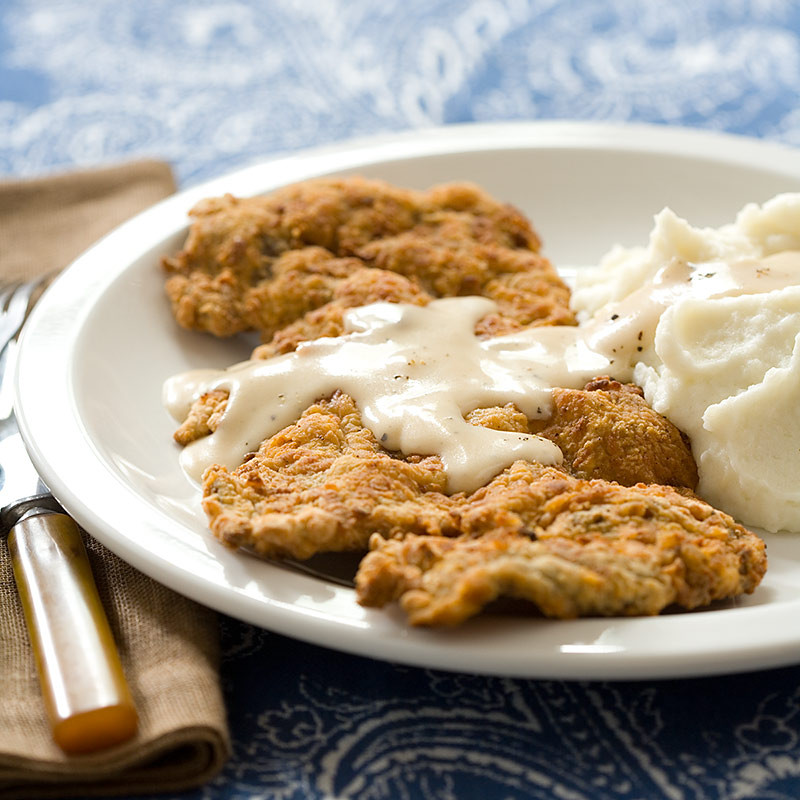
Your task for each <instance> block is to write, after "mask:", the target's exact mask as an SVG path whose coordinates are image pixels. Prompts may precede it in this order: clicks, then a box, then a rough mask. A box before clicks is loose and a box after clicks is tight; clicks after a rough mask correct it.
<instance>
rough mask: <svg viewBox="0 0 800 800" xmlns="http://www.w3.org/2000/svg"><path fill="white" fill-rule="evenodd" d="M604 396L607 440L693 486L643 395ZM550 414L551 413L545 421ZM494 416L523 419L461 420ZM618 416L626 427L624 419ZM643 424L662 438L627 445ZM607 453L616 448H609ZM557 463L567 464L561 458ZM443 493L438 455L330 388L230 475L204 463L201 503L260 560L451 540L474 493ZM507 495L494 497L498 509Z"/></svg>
mask: <svg viewBox="0 0 800 800" xmlns="http://www.w3.org/2000/svg"><path fill="white" fill-rule="evenodd" d="M603 385H604V384H603ZM617 386H619V384H617ZM598 391H599V390H596V389H595V390H593V391H585V390H577V389H576V390H566V389H565V390H561V392H560V394H559V397H560V398H561V400H560V401H557V403H556V409H558V408H559V407H560V406H565V407H580V405H581V403H584V404H585V405H587V406H588V405H596V402H595V401H594V400H593V399H592V400H587V399H586V398H587V397H590V396H591V397H592V398H593V397H594V393H595V392H598ZM606 394H608V399H607V400H605V404H606V407H605V409H604V417H603V420H604V422H605V425H606V426H607V431H606V432H605V435H606V439H608V440H610V441H612V442H613V438H614V435H615V431H618V430H622V431H625V432H626V435H627V438H626V439H625V445H626V446H628V445H631V444H635V445H636V446H637V447H638V448H639V450H640V455H639V462H640V463H642V464H645V465H647V464H650V465H655V464H657V465H658V467H657V469H658V470H659V477H661V478H663V479H664V482H665V483H672V484H675V485H678V486H685V487H687V488H691V487H692V486H694V483H695V482H696V473H695V472H693V471H692V470H691V469H689V468H688V464H691V465H692V466H694V462H693V461H692V460H691V452H690V450H689V448H688V445H687V444H686V442H685V441H684V440H683V439H682V438H681V436H680V434H679V433H678V431H677V430H676V429H675V428H674V426H672V425H671V423H669V422H668V421H667V420H665V419H664V418H663V417H660V416H659V415H658V414H656V413H655V412H654V411H653V410H652V409H650V408H649V407H648V406H647V405H646V404H645V403H644V401H643V400H641V402H640V403H635V404H631V403H628V402H615V400H617V401H618V400H619V398H623V399H624V400H627V398H628V396H631V397H637V395H635V393H633V392H631V391H629V390H627V389H625V388H623V387H620V388H619V389H616V390H615V391H614V393H613V394H612V393H611V392H608V393H606ZM632 406H633V407H632ZM558 416H559V412H558V410H556V412H555V414H554V416H553V420H556V419H557V418H558ZM498 417H505V418H512V419H515V420H516V422H517V424H520V420H519V419H517V418H518V417H521V424H523V425H527V420H526V419H525V417H524V415H522V414H520V412H518V411H516V410H514V409H513V407H511V408H509V407H505V408H500V409H481V410H479V411H476V412H473V413H472V414H470V415H468V416H467V419H469V420H471V421H476V420H477V421H478V422H477V424H480V420H481V419H482V420H484V422H494V423H495V424H494V425H487V427H497V424H496V423H497V420H498ZM626 420H627V421H629V422H630V423H631V424H630V425H626ZM651 430H659V431H664V434H663V436H662V437H660V438H659V437H649V436H647V435H642V436H641V437H640V438H639V439H638V440H635V441H634V439H635V434H636V432H637V431H640V432H645V433H647V432H649V431H651ZM566 431H568V426H563V425H562V426H560V425H558V424H557V423H556V422H551V423H550V424H549V425H548V426H547V427H546V428H545V435H549V436H551V437H553V438H554V439H555V438H558V437H559V436H560V437H562V438H564V437H565V436H566V435H567V434H566ZM630 431H632V432H633V435H631V434H630V433H629V432H630ZM585 438H586V442H585V443H584V446H583V448H581V447H576V448H575V449H576V451H577V452H578V453H579V455H580V454H581V453H582V452H583V451H584V450H586V451H589V452H592V451H593V448H594V449H602V447H603V439H602V434H598V433H597V431H596V430H594V431H592V432H591V433H590V435H589V436H588V437H585ZM583 441H584V440H583V439H581V440H580V442H583ZM580 442H579V443H580ZM598 442H599V444H598ZM668 443H669V444H668ZM609 452H610V453H612V454H613V453H614V452H615V450H614V448H613V446H612V447H610V448H609ZM616 452H618V453H619V454H620V458H619V463H618V462H617V461H615V460H614V458H613V457H611V456H608V455H607V456H606V458H605V460H604V459H602V458H597V459H595V460H594V461H592V462H591V466H592V475H593V477H598V478H603V479H608V480H619V479H620V477H625V475H626V471H627V468H626V466H625V464H624V461H625V458H624V453H625V450H624V448H616ZM580 463H581V467H580V469H583V466H582V464H583V462H580ZM565 467H566V469H571V468H572V467H571V464H570V462H569V461H568V460H567V461H565ZM655 468H656V467H653V469H655ZM446 491H447V476H446V474H445V471H444V468H443V466H442V462H441V460H440V459H439V458H438V457H437V456H428V457H425V458H423V457H420V456H411V457H403V456H401V455H400V454H397V453H389V452H387V451H386V450H384V448H383V447H381V445H380V442H378V441H377V439H376V438H375V436H374V435H373V434H372V432H371V431H370V430H369V429H368V428H366V427H365V426H364V425H363V424H362V421H361V417H360V415H359V412H358V409H357V408H356V405H355V403H354V401H353V400H352V398H351V397H349V396H348V395H346V394H343V393H337V394H335V395H334V396H333V397H332V398H330V399H329V400H324V401H321V402H319V403H317V404H316V405H314V406H312V407H311V408H309V409H308V410H307V411H306V412H305V413H304V414H303V415H302V417H301V418H300V419H299V420H298V421H297V422H296V423H295V424H294V425H291V426H289V427H288V428H285V429H284V430H283V431H281V432H280V433H278V434H276V435H275V436H273V437H271V438H270V439H268V440H267V441H265V442H264V443H263V444H262V445H261V447H260V448H259V450H258V452H256V453H254V454H253V455H252V456H251V457H250V458H248V460H247V461H245V462H244V463H243V464H242V465H241V466H240V467H238V468H237V469H235V470H233V471H232V472H229V471H228V470H226V469H224V468H223V467H219V466H214V467H212V468H210V469H209V470H208V471H207V472H206V475H205V480H204V500H203V503H204V508H205V510H206V513H207V514H208V516H209V520H210V525H211V529H212V531H213V532H214V533H215V535H216V536H218V537H219V538H220V539H221V540H222V541H223V542H225V543H226V544H229V545H232V546H235V547H246V548H248V549H249V550H252V551H254V552H256V553H259V554H261V555H263V556H270V557H280V556H287V555H288V556H291V557H294V558H300V559H303V558H308V557H309V556H311V555H314V554H315V553H319V552H325V551H331V550H355V549H366V547H367V545H368V542H369V540H370V536H371V535H372V534H373V533H376V532H377V533H381V534H382V535H384V536H387V537H391V536H395V535H405V534H408V533H420V534H429V535H434V534H442V535H446V536H457V535H459V534H460V533H463V532H464V530H465V529H464V527H463V518H464V513H465V509H467V508H468V507H469V506H470V504H471V503H472V502H473V498H474V497H476V496H477V494H478V493H473V494H472V495H470V496H465V495H464V494H456V495H448V494H447V493H446ZM506 499H507V498H504V497H503V496H498V497H496V500H497V502H498V503H500V505H501V506H502V504H503V503H504V502H505V500H506Z"/></svg>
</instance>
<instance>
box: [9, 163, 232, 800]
mask: <svg viewBox="0 0 800 800" xmlns="http://www.w3.org/2000/svg"><path fill="white" fill-rule="evenodd" d="M174 190H175V183H174V180H173V177H172V173H171V171H170V169H169V167H168V166H167V165H166V164H162V163H160V162H156V161H144V162H137V163H133V164H126V165H123V166H119V167H111V168H107V169H99V170H92V171H87V172H80V173H74V174H64V175H58V176H55V177H51V178H40V179H35V180H29V181H6V182H0V281H3V280H8V279H11V278H20V279H25V278H29V277H33V276H36V275H39V274H43V273H47V272H51V271H53V270H56V269H59V268H61V267H64V266H66V265H67V264H68V263H69V262H70V260H71V259H72V258H74V257H75V256H77V255H78V254H79V253H80V252H81V251H82V250H84V249H85V248H86V247H88V246H89V245H90V244H91V243H92V242H93V241H94V240H96V239H98V238H100V237H101V236H102V235H103V234H105V233H107V232H108V231H109V230H110V229H111V228H113V227H114V226H116V225H117V224H119V223H121V222H123V221H124V220H125V219H127V218H128V217H130V216H132V215H133V214H135V213H136V212H137V211H140V210H142V209H144V208H146V207H147V206H149V205H152V204H153V203H155V202H156V201H158V200H160V199H161V198H163V197H165V196H166V195H168V194H170V193H172V192H173V191H174ZM84 540H85V543H86V547H87V551H88V553H89V559H90V561H91V563H92V568H93V571H94V576H95V580H96V582H97V585H98V590H99V592H100V597H101V598H102V600H103V604H104V606H105V608H106V612H107V614H108V617H109V622H110V624H111V628H112V630H113V632H114V636H115V639H116V641H117V644H118V646H119V650H120V655H121V657H122V663H123V667H124V669H125V674H126V676H127V678H128V682H129V684H130V687H131V691H132V693H133V697H134V700H135V702H136V705H137V708H138V711H139V717H140V721H139V732H138V734H137V736H136V737H135V738H134V739H133V740H131V741H130V742H128V743H126V744H123V745H120V746H119V747H116V748H114V749H112V750H108V751H105V752H100V753H97V754H93V755H88V756H72V757H69V756H66V755H64V754H63V753H62V752H61V750H60V749H59V748H58V747H57V746H56V745H55V744H54V742H53V741H52V738H51V736H50V730H49V727H48V724H47V721H46V719H45V716H44V709H43V706H42V701H41V697H40V694H39V685H38V681H37V677H36V669H35V666H34V661H33V655H32V652H31V649H30V645H29V643H28V637H27V631H26V629H25V623H24V620H23V616H22V608H21V605H20V602H19V597H18V595H17V591H16V587H15V584H14V579H13V576H12V572H11V564H10V559H9V556H8V548H7V547H6V544H5V542H4V541H3V542H0V687H2V688H1V689H0V798H25V797H27V798H45V797H89V796H93V795H112V794H145V793H150V792H163V791H170V790H171V791H178V790H181V789H186V788H189V787H192V786H196V785H199V784H201V783H204V782H205V781H207V780H208V779H209V778H211V777H212V776H213V775H214V774H216V773H217V772H218V771H219V769H220V768H221V767H222V765H223V764H224V762H225V760H226V759H227V757H228V755H229V752H230V744H229V737H228V730H227V726H226V719H225V708H224V704H223V699H222V693H221V689H220V682H219V671H218V661H219V640H218V627H217V619H216V615H215V614H214V613H213V612H211V611H209V610H208V609H206V608H203V607H201V606H199V605H196V604H195V603H193V602H191V601H189V600H187V599H185V598H183V597H180V596H179V595H177V594H175V593H173V592H171V591H170V590H169V589H166V588H165V587H163V586H161V585H159V584H157V583H155V582H154V581H152V580H150V579H149V578H147V577H146V576H144V575H142V574H141V573H140V572H138V571H137V570H135V569H134V568H133V567H131V566H129V565H128V564H126V563H125V562H123V561H121V560H120V559H118V558H117V557H116V556H115V555H113V554H112V553H111V552H109V551H108V550H106V549H105V548H104V547H103V546H102V545H100V544H99V543H98V542H95V541H94V540H93V539H92V538H91V537H89V536H84Z"/></svg>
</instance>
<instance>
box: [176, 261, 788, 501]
mask: <svg viewBox="0 0 800 800" xmlns="http://www.w3.org/2000/svg"><path fill="white" fill-rule="evenodd" d="M798 282H800V252H798V251H790V252H781V253H776V254H773V255H769V256H766V257H763V258H745V259H741V260H738V261H732V262H730V263H728V262H726V261H714V262H706V263H702V264H693V263H690V262H688V261H686V260H684V259H681V258H677V257H676V258H672V259H671V260H669V261H668V262H667V263H665V264H664V265H663V266H662V267H661V268H660V269H659V270H658V271H657V272H656V273H655V274H654V275H652V276H651V277H650V278H649V280H647V281H646V282H644V283H643V285H641V287H640V288H638V289H637V290H635V291H633V292H631V293H629V294H628V295H626V296H624V297H622V298H621V299H618V300H609V301H608V302H606V303H604V304H603V305H601V306H600V307H599V308H597V309H596V310H595V311H594V312H593V313H592V315H591V316H590V317H589V318H587V319H585V320H584V321H583V322H582V324H581V325H580V326H578V327H571V326H552V327H538V328H530V329H527V330H523V331H520V332H517V333H513V334H508V335H505V336H498V337H492V338H487V339H479V338H477V337H476V336H475V335H474V327H475V323H476V322H477V321H478V320H479V319H480V318H481V317H482V316H484V315H485V314H487V313H489V312H491V311H492V310H493V309H494V308H495V304H494V302H493V301H491V300H489V299H487V298H480V297H454V298H445V299H439V300H435V301H433V302H431V303H430V304H429V305H427V306H422V307H420V306H415V305H408V304H392V303H375V304H372V305H369V306H364V307H360V308H355V309H352V310H350V311H348V312H347V314H346V331H347V332H346V334H345V335H344V336H340V337H336V338H323V339H317V340H314V341H309V342H304V343H302V344H301V345H300V346H299V347H298V348H297V350H296V351H295V352H292V353H288V354H285V355H281V356H277V357H273V358H270V359H266V360H250V361H245V362H242V363H241V364H237V365H235V366H233V367H231V368H229V369H226V370H223V371H213V370H202V371H197V372H190V373H186V374H183V375H178V376H175V377H173V378H172V379H170V380H169V381H168V382H167V384H166V385H165V392H164V398H165V404H166V405H167V407H168V409H169V410H170V412H171V413H172V414H173V416H175V417H176V418H177V419H182V418H183V417H184V416H185V415H186V413H187V411H188V409H189V407H190V405H191V403H192V401H193V399H194V398H195V397H197V395H198V394H199V393H201V392H207V391H211V390H213V389H225V390H227V391H228V392H229V399H228V403H227V408H226V411H225V415H224V417H223V419H222V422H221V424H220V425H219V427H218V428H217V430H216V431H214V432H213V433H212V434H211V435H209V436H206V437H204V438H203V439H201V440H198V441H195V442H193V443H192V444H190V445H189V446H188V447H186V448H185V449H184V451H183V453H182V456H181V457H182V465H183V467H184V469H185V470H186V472H187V473H188V474H189V475H190V476H191V477H192V478H194V479H195V480H200V477H201V474H202V471H203V469H204V468H205V467H206V466H207V465H209V464H212V463H216V464H221V465H223V466H225V467H228V468H231V469H232V468H235V467H236V466H237V465H238V464H240V463H241V462H242V460H243V458H244V457H245V455H246V454H247V453H248V452H249V451H251V450H252V449H254V448H255V447H257V446H258V444H259V443H260V442H261V441H263V440H264V439H266V438H267V437H269V436H271V435H273V434H275V433H276V432H277V431H279V430H281V429H282V428H284V427H285V426H287V425H289V424H291V423H292V422H293V421H294V420H295V419H297V418H298V417H299V416H300V414H301V413H302V412H303V410H304V409H306V408H307V407H308V406H309V405H311V404H312V403H313V402H314V401H315V400H316V399H317V398H319V397H323V396H326V395H330V394H331V393H332V392H333V391H335V390H336V389H340V390H342V391H344V392H346V393H347V394H349V395H351V396H352V397H353V398H354V399H355V401H356V403H357V405H358V407H359V409H360V411H361V414H362V417H363V420H364V424H365V425H366V426H367V427H368V428H369V429H370V430H371V431H372V432H373V433H374V435H375V436H376V438H377V439H378V440H379V441H380V442H381V443H382V444H383V445H384V447H386V448H387V449H389V450H396V451H400V452H402V453H404V454H414V453H424V454H437V455H439V456H440V457H441V459H442V461H443V463H444V467H445V470H446V472H447V475H448V490H449V492H451V493H453V492H461V491H465V492H468V491H472V490H474V489H477V488H478V487H479V486H481V485H483V484H484V483H486V482H487V481H488V480H490V479H491V478H492V477H493V476H494V475H496V474H498V473H499V472H500V471H502V470H503V469H505V468H506V467H508V466H510V465H511V464H512V463H513V462H514V461H516V460H518V459H524V460H528V461H535V462H539V463H542V464H550V465H552V464H558V463H560V462H561V452H560V450H559V449H558V447H557V446H556V445H555V444H554V443H552V442H550V441H548V440H546V439H543V438H542V437H539V436H535V435H530V434H522V433H516V432H513V433H512V432H504V431H497V430H491V429H488V428H484V427H479V426H475V425H471V424H470V423H468V422H467V421H466V420H465V419H464V415H465V414H467V413H468V412H470V411H471V410H473V409H475V408H480V407H488V406H492V405H502V404H504V403H509V402H513V403H514V404H515V405H516V406H517V407H518V408H519V409H520V410H521V411H522V412H523V413H524V414H525V415H526V416H527V417H529V418H532V419H535V418H542V417H546V416H547V415H548V414H549V413H550V409H551V389H552V388H554V387H564V388H579V387H581V386H583V384H585V383H586V382H587V381H588V380H590V379H591V378H592V377H594V376H596V375H601V374H609V375H612V376H613V377H614V378H616V379H617V380H620V381H630V380H631V379H633V377H634V374H635V368H636V365H637V364H646V365H648V364H649V365H654V364H657V363H658V356H657V354H656V352H655V338H656V331H657V329H658V326H659V322H660V320H661V319H662V316H663V315H664V313H665V311H666V310H667V309H669V308H671V307H674V306H675V305H676V304H679V303H682V302H684V301H687V300H704V301H705V300H714V299H720V298H733V297H739V296H742V295H755V294H764V293H768V292H772V291H774V290H783V289H786V288H787V287H791V286H793V285H796V284H798ZM797 291H798V292H800V287H798V289H797ZM667 416H669V415H667Z"/></svg>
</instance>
